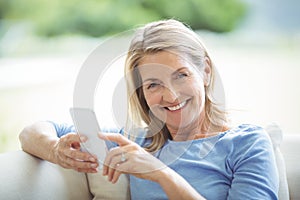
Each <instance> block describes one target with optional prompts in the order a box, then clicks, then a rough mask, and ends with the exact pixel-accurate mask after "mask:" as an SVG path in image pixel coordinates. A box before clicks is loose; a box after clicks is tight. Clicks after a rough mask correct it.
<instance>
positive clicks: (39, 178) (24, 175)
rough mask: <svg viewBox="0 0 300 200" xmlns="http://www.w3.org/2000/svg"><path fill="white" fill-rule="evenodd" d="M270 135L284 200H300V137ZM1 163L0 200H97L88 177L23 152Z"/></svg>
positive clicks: (273, 129)
mask: <svg viewBox="0 0 300 200" xmlns="http://www.w3.org/2000/svg"><path fill="white" fill-rule="evenodd" d="M267 131H268V132H269V133H270V136H271V138H272V142H273V144H274V143H276V145H277V146H276V145H274V147H279V148H278V149H277V150H278V152H279V153H280V154H279V157H278V153H277V155H276V159H277V164H278V161H279V160H278V159H281V161H282V162H283V163H282V164H285V165H281V167H279V171H280V170H281V172H279V174H280V177H281V180H280V181H281V191H280V193H281V194H280V195H279V196H280V199H281V200H287V199H292V200H296V199H300V190H299V188H300V154H299V151H298V150H299V147H300V134H282V133H281V130H280V129H278V127H276V126H272V127H268V128H267ZM273 133H275V134H273ZM274 137H275V139H274ZM274 150H275V152H276V149H274ZM0 160H1V165H0V179H1V187H0V199H6V200H17V199H22V200H35V199H45V200H46V199H58V200H60V199H62V200H67V199H72V200H74V199H75V200H76V199H78V200H79V199H80V200H83V199H84V200H86V199H93V195H92V194H91V193H90V191H89V185H88V182H87V177H86V174H84V173H79V172H76V171H73V170H68V169H63V168H61V167H59V166H58V165H54V164H52V163H49V162H47V161H43V160H40V159H38V158H36V157H34V156H31V155H29V154H27V153H25V152H23V151H15V152H6V153H2V154H0ZM285 171H286V174H285ZM286 180H287V181H286Z"/></svg>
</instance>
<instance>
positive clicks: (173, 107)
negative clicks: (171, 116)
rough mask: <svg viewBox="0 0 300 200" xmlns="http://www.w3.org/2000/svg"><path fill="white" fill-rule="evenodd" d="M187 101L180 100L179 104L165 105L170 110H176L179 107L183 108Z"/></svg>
mask: <svg viewBox="0 0 300 200" xmlns="http://www.w3.org/2000/svg"><path fill="white" fill-rule="evenodd" d="M186 103H187V101H184V102H181V103H180V104H177V105H176V106H170V107H165V108H166V109H168V110H170V111H176V110H179V109H181V108H183V107H184V106H185V105H186Z"/></svg>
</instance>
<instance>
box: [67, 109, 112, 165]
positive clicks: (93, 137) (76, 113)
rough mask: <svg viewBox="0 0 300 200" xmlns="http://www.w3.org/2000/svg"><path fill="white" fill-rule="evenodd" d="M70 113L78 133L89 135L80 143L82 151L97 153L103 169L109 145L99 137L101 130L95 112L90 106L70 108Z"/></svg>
mask: <svg viewBox="0 0 300 200" xmlns="http://www.w3.org/2000/svg"><path fill="white" fill-rule="evenodd" d="M70 114H71V117H72V120H73V122H74V126H75V129H76V132H77V134H79V135H80V136H81V135H83V136H85V137H87V141H86V142H81V144H80V145H81V148H82V151H84V152H88V153H90V154H91V155H95V156H96V157H97V159H98V162H99V168H100V169H101V168H102V167H103V162H104V159H105V156H106V153H107V146H106V143H105V141H104V140H102V139H100V138H99V137H98V133H99V132H100V131H101V130H100V127H99V124H98V121H97V117H96V114H95V112H94V111H93V110H91V109H88V108H70Z"/></svg>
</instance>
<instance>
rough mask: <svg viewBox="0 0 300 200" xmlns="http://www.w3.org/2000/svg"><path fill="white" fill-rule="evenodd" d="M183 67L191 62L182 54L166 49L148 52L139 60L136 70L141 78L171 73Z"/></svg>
mask: <svg viewBox="0 0 300 200" xmlns="http://www.w3.org/2000/svg"><path fill="white" fill-rule="evenodd" d="M183 68H186V69H189V68H191V64H189V63H188V62H187V60H185V59H184V58H183V57H182V56H179V55H177V54H175V53H171V52H168V51H161V52H158V53H155V54H148V55H146V56H144V57H143V58H142V59H141V60H140V62H139V65H138V70H139V72H140V74H141V76H142V77H143V79H144V78H147V77H148V76H153V75H160V76H165V75H168V74H173V73H176V71H178V70H181V69H183Z"/></svg>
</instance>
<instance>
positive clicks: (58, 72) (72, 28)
mask: <svg viewBox="0 0 300 200" xmlns="http://www.w3.org/2000/svg"><path fill="white" fill-rule="evenodd" d="M297 7H298V8H299V2H297V1H296V0H287V1H286V2H284V3H282V2H281V1H280V0H273V1H272V0H265V1H263V2H262V1H251V0H185V1H182V0H173V1H169V0H160V1H157V0H101V1H99V0H87V1H79V0H64V1H59V0H51V1H49V0H0V152H5V151H11V150H17V149H20V147H19V142H18V134H19V132H20V131H21V130H22V128H23V127H24V126H26V125H28V124H31V123H33V122H35V121H38V120H54V121H58V122H67V123H68V122H71V119H70V116H69V113H68V109H69V108H70V107H71V106H72V92H73V86H74V82H75V79H76V76H77V73H78V71H79V70H80V67H81V64H82V63H83V62H84V60H85V59H86V58H87V56H88V55H89V53H90V52H91V51H92V50H93V49H94V48H95V47H97V45H99V44H101V42H103V41H104V40H105V39H107V38H108V37H110V36H111V35H113V34H116V33H120V32H122V31H126V30H128V29H133V28H135V27H138V26H139V25H142V24H145V23H147V22H150V21H154V20H158V19H166V18H175V19H178V20H181V21H183V22H185V23H186V24H188V25H190V26H191V28H193V29H194V30H195V31H197V32H198V33H199V35H200V36H201V37H202V38H203V39H204V42H205V43H206V44H207V45H208V47H209V49H211V50H212V52H211V53H212V54H213V55H214V57H215V62H216V63H217V64H218V66H220V69H219V70H220V73H221V74H222V75H221V76H222V78H223V83H224V85H225V87H226V90H225V91H226V94H227V102H228V104H229V107H230V109H231V110H233V115H232V119H233V121H234V123H240V122H247V123H256V124H259V125H266V124H268V123H271V122H276V123H278V124H279V125H280V126H281V127H282V129H283V130H284V131H286V132H293V133H294V132H297V133H298V132H300V129H299V128H298V126H297V125H296V124H297V122H298V120H299V119H300V116H299V115H300V114H298V113H300V112H296V111H300V106H299V105H298V103H296V102H299V100H300V92H299V90H295V89H294V85H296V84H297V82H296V80H297V76H298V75H299V70H300V69H299V61H298V60H299V59H298V56H299V53H298V52H300V51H299V50H300V39H299V38H300V36H299V33H300V31H299V30H300V29H299V27H300V23H299V20H297V19H300V16H299V12H298V10H297V9H296V8H297ZM115 48H118V46H117V45H116V46H115ZM99 59H101V58H99ZM286 99H289V101H290V103H289V105H288V106H287V105H286ZM37 142H38V141H37Z"/></svg>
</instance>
